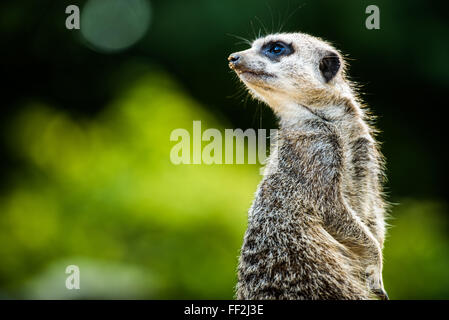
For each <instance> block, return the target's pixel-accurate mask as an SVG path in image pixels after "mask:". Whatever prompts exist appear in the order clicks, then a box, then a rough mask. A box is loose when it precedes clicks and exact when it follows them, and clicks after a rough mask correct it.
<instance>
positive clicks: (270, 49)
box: [260, 41, 294, 61]
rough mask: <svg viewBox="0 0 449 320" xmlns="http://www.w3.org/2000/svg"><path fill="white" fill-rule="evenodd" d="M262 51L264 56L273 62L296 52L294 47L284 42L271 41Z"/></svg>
mask: <svg viewBox="0 0 449 320" xmlns="http://www.w3.org/2000/svg"><path fill="white" fill-rule="evenodd" d="M260 50H261V52H262V54H263V55H264V56H266V57H268V58H269V59H270V60H273V61H279V60H280V59H281V57H283V56H288V55H291V54H292V53H293V52H294V50H293V47H292V45H291V44H288V43H285V42H283V41H270V42H268V43H266V44H264V45H263V46H262V48H261V49H260Z"/></svg>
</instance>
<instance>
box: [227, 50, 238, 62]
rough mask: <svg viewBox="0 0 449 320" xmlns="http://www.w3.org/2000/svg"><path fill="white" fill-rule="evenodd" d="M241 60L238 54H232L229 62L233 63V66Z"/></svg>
mask: <svg viewBox="0 0 449 320" xmlns="http://www.w3.org/2000/svg"><path fill="white" fill-rule="evenodd" d="M239 60H240V56H239V55H238V54H235V53H233V54H231V55H230V56H229V57H228V61H229V62H230V63H233V64H235V63H237V61H239Z"/></svg>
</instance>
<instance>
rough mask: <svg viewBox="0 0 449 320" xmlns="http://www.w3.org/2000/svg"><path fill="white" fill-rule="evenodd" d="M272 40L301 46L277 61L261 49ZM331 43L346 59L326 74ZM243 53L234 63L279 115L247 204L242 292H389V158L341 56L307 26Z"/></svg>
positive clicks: (292, 295)
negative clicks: (385, 187)
mask: <svg viewBox="0 0 449 320" xmlns="http://www.w3.org/2000/svg"><path fill="white" fill-rule="evenodd" d="M270 41H282V42H284V43H288V44H291V45H292V46H293V48H294V53H293V54H291V55H288V56H284V57H281V58H280V59H279V61H272V60H270V59H268V58H267V57H266V56H264V55H263V54H261V52H260V48H261V47H262V46H263V45H264V44H265V43H268V42H270ZM329 52H334V53H336V54H337V55H338V57H339V58H340V61H341V67H340V69H339V71H338V73H337V74H336V75H335V76H334V77H333V78H332V79H331V80H330V81H328V82H327V81H326V80H325V79H324V78H323V75H322V74H321V71H320V69H319V64H320V61H321V59H322V58H323V57H324V56H326V55H327V54H328V53H329ZM236 54H237V55H238V56H239V59H240V60H239V64H238V65H234V64H232V63H230V66H231V68H232V69H234V70H235V71H236V73H237V75H238V76H239V78H240V79H241V81H242V82H243V83H244V84H245V85H246V87H247V88H248V89H249V91H250V93H251V94H252V95H253V96H254V97H255V98H257V99H259V100H261V101H263V102H265V103H266V104H268V105H269V106H270V107H271V108H272V109H273V111H274V112H275V113H276V115H277V116H278V117H279V120H280V130H279V135H278V137H277V142H276V143H277V145H276V148H275V149H274V151H273V152H272V154H271V155H270V159H269V162H268V164H267V166H266V168H265V173H264V178H263V180H262V181H261V183H260V184H259V186H258V188H257V192H256V195H255V200H254V202H253V204H252V207H251V208H250V210H249V214H248V229H247V231H246V234H245V237H244V243H243V246H242V249H241V256H240V261H239V267H238V278H239V280H238V284H237V292H236V295H237V298H239V299H371V298H375V297H376V296H378V297H381V298H385V295H384V289H383V284H382V248H383V242H384V237H385V222H384V212H385V202H384V200H383V197H382V182H383V158H382V156H381V154H380V152H379V151H378V145H377V143H376V141H375V138H374V130H373V128H372V127H371V126H370V125H369V124H368V120H369V119H368V117H367V115H366V111H365V110H366V109H364V108H362V106H361V103H360V100H359V99H358V98H357V95H356V94H355V91H354V89H353V85H352V84H351V82H349V81H348V80H347V79H346V76H345V61H344V59H343V56H342V55H341V54H340V53H339V52H338V51H337V50H336V49H335V48H334V47H333V46H331V45H330V44H329V43H327V42H325V41H323V40H321V39H319V38H315V37H312V36H309V35H306V34H301V33H291V34H272V35H269V36H266V37H264V38H260V39H257V40H256V41H254V42H253V44H252V47H251V48H250V49H248V50H245V51H241V52H238V53H236ZM248 71H250V72H248Z"/></svg>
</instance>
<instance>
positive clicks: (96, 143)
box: [0, 73, 260, 298]
mask: <svg viewBox="0 0 449 320" xmlns="http://www.w3.org/2000/svg"><path fill="white" fill-rule="evenodd" d="M198 119H201V120H202V125H203V127H204V128H207V126H213V127H215V128H220V125H219V124H218V123H217V122H215V120H214V119H213V118H212V117H211V116H210V114H208V113H207V112H205V111H204V109H203V108H201V107H200V106H199V105H198V104H197V103H196V102H194V101H192V100H191V99H190V98H188V97H187V96H186V95H185V94H184V93H182V90H180V89H179V88H178V87H177V86H176V85H175V84H173V82H172V81H171V80H170V79H169V78H168V77H167V76H166V75H165V74H163V73H149V74H147V75H145V76H142V77H141V78H140V79H139V80H136V82H135V83H133V84H132V85H131V86H130V89H129V90H127V91H126V93H124V94H123V95H121V96H120V97H118V98H117V100H116V101H115V102H114V103H113V104H112V105H111V106H110V107H108V108H107V109H106V110H105V112H104V113H102V114H101V115H99V116H98V117H97V118H96V119H94V120H87V121H84V122H82V123H77V122H74V121H73V120H71V119H70V118H69V117H68V116H67V115H65V114H64V113H61V112H57V111H54V110H52V109H51V108H49V107H45V106H42V105H33V106H30V107H29V108H26V109H25V111H23V113H22V114H21V115H20V116H19V117H18V118H17V120H16V121H15V122H14V123H13V124H12V126H11V128H13V129H12V132H11V141H12V147H14V148H15V149H16V151H17V152H18V153H20V155H21V157H23V159H24V161H26V162H27V163H28V164H29V167H28V170H27V171H26V172H23V173H22V174H21V176H20V177H16V178H15V179H14V181H15V183H14V186H11V188H10V191H9V192H8V193H7V194H6V195H4V196H3V197H2V199H1V202H0V212H1V213H2V214H1V215H0V243H2V244H3V245H2V246H1V247H0V261H2V263H1V264H0V277H1V278H0V279H1V287H2V288H3V290H5V292H4V294H9V293H11V294H13V296H14V295H17V296H18V297H28V298H35V297H48V298H54V297H56V298H58V297H67V294H68V293H67V291H68V290H63V289H65V288H64V284H65V282H64V281H59V282H57V281H56V280H54V277H56V278H57V279H60V278H61V277H62V278H63V277H64V273H63V272H64V270H65V267H66V266H67V265H68V264H75V265H79V266H80V269H81V273H82V277H81V279H82V280H81V286H84V288H83V290H82V291H81V292H82V295H83V297H127V298H133V297H146V298H186V297H190V298H211V297H214V298H232V295H233V287H234V285H235V268H236V261H237V260H236V259H237V256H238V249H239V247H240V244H241V239H242V236H243V232H244V228H245V224H246V211H247V209H248V207H249V205H250V202H251V198H252V194H253V192H254V189H255V186H256V184H257V181H258V180H259V179H260V176H259V175H258V170H256V169H255V166H242V165H240V166H225V165H223V166H219V165H214V166H207V165H190V166H189V165H185V166H175V165H173V164H171V162H170V158H169V154H170V148H171V147H172V146H173V145H174V144H175V143H174V142H173V143H170V142H169V137H170V132H171V131H172V130H173V129H175V128H189V127H190V128H191V127H192V121H193V120H198ZM251 168H254V169H251ZM223 190H226V192H223ZM59 259H63V260H64V263H65V265H64V263H59V264H58V263H57V264H56V267H55V265H50V266H48V264H49V262H51V261H54V260H59ZM68 261H70V263H68ZM117 263H118V264H119V265H118V266H117V268H116V269H117V270H120V269H123V272H125V271H126V270H127V268H131V267H132V268H135V266H136V265H138V266H139V268H138V269H137V271H139V272H136V276H135V277H138V276H139V275H140V278H137V280H136V279H129V281H130V282H129V283H128V284H127V285H128V286H126V285H125V284H122V285H120V286H119V287H120V288H121V289H120V290H117V291H115V290H114V288H116V287H117V286H118V285H117V283H116V282H117V281H120V279H114V277H112V276H110V277H104V276H103V274H104V272H106V271H107V270H108V269H110V264H112V265H115V264H117ZM83 264H84V266H83ZM96 265H103V266H105V268H103V267H95V266H96ZM46 268H50V271H49V270H46ZM105 269H106V270H105ZM51 270H53V271H51ZM95 270H96V271H95ZM58 272H59V273H58ZM84 272H86V273H88V274H92V273H94V272H96V274H97V275H98V277H99V278H98V279H108V281H107V282H101V280H98V279H97V280H96V281H97V282H99V284H98V285H100V284H101V290H100V288H98V287H96V286H94V285H92V283H89V280H88V279H94V278H95V277H93V276H91V277H88V278H85V277H84V275H83V274H84ZM123 272H122V273H123ZM40 273H43V276H39V277H44V278H43V279H41V280H34V281H33V282H32V283H33V284H28V279H31V278H33V277H34V276H37V275H38V274H40ZM122 273H120V272H119V273H117V277H118V278H120V275H121V274H122ZM149 279H151V280H149ZM148 281H150V285H148V286H146V287H144V289H145V291H143V292H142V290H140V289H139V290H138V292H135V290H136V288H135V287H134V284H135V283H137V284H139V286H141V285H142V284H144V283H147V282H148ZM53 283H58V284H59V290H56V291H55V290H50V289H51V288H53V287H54V285H53ZM37 284H38V285H39V286H41V287H38V288H36V285H37ZM92 286H93V287H94V288H92V292H91V291H89V288H91V287H92ZM28 287H30V288H31V289H29V291H24V292H23V291H21V290H22V288H28ZM36 292H37V293H36ZM60 292H62V296H59V295H58V293H60ZM34 293H36V295H34ZM74 295H75V296H78V295H79V294H77V293H74Z"/></svg>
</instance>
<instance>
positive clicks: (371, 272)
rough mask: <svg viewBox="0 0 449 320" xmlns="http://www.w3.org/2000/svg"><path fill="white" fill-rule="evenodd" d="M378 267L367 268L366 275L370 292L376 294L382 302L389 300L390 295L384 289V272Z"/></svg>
mask: <svg viewBox="0 0 449 320" xmlns="http://www.w3.org/2000/svg"><path fill="white" fill-rule="evenodd" d="M380 270H381V269H380V268H378V267H377V266H369V267H368V268H366V271H365V275H366V279H367V285H368V288H369V290H370V291H371V292H372V293H374V294H375V295H376V296H377V297H378V298H379V299H380V300H388V299H389V298H388V294H387V292H386V291H385V289H384V285H383V281H382V271H380Z"/></svg>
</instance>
